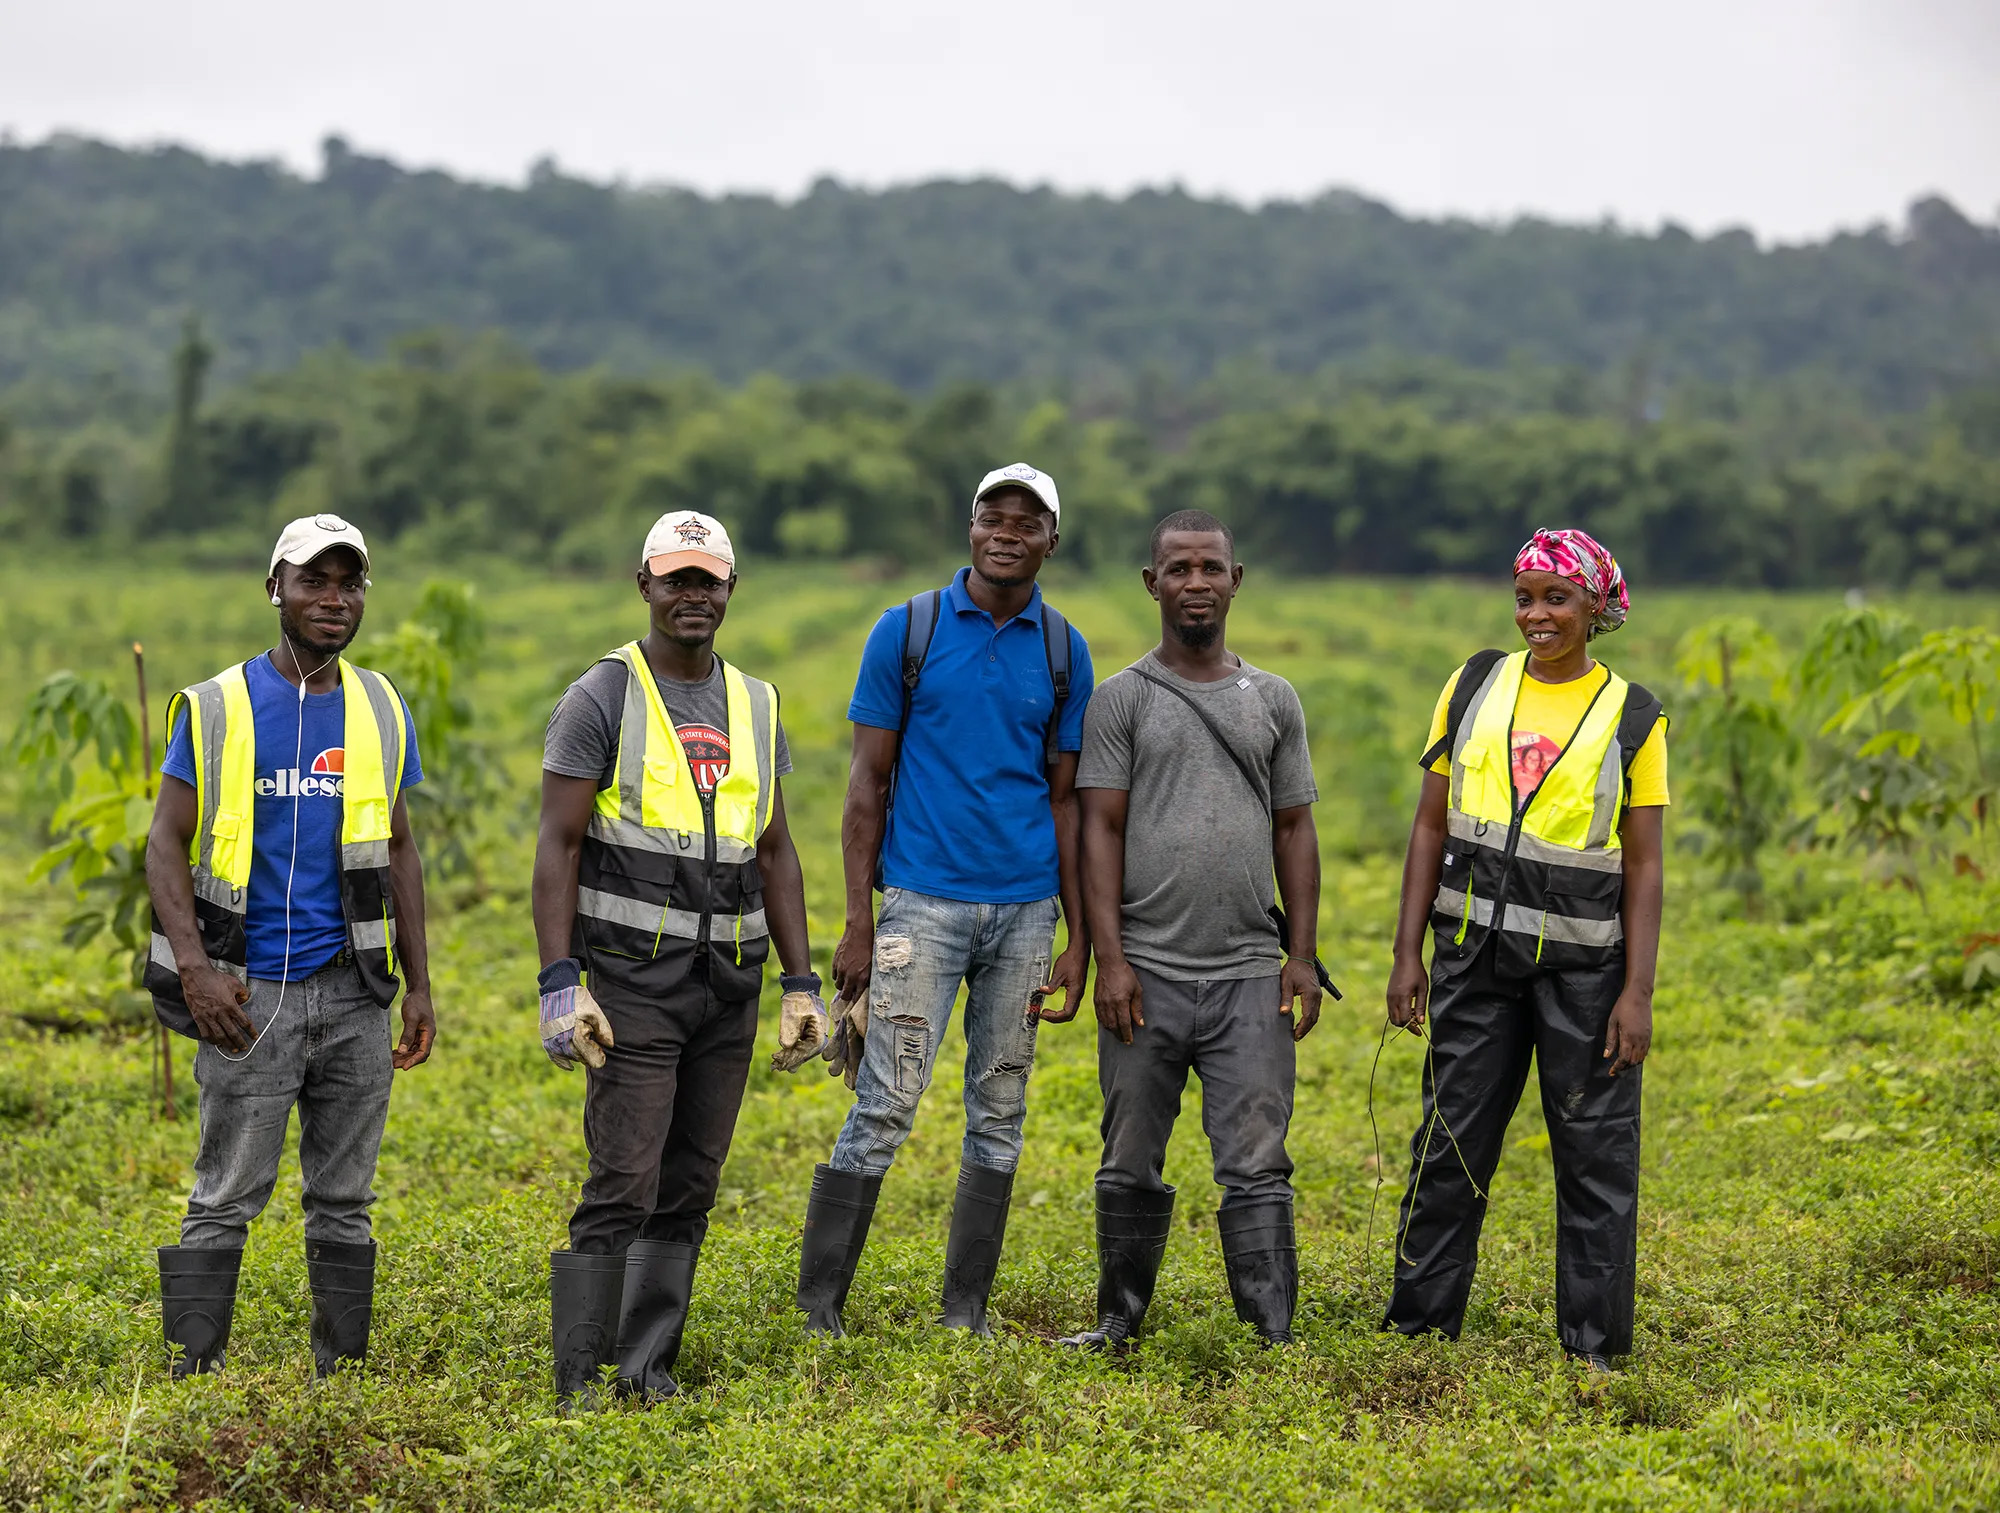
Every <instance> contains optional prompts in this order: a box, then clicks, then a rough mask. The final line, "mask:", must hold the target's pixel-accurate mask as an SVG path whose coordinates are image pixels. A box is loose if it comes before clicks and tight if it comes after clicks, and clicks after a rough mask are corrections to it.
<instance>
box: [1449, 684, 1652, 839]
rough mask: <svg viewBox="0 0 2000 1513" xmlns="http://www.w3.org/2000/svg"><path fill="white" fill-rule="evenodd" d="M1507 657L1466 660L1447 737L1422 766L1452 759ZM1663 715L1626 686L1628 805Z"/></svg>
mask: <svg viewBox="0 0 2000 1513" xmlns="http://www.w3.org/2000/svg"><path fill="white" fill-rule="evenodd" d="M1506 655H1507V653H1505V652H1504V651H1497V650H1495V649H1494V648H1492V647H1488V648H1487V649H1486V650H1484V651H1476V652H1474V653H1473V654H1472V655H1471V656H1469V657H1467V658H1466V659H1465V666H1464V668H1463V669H1462V670H1461V671H1460V672H1459V675H1458V682H1457V683H1456V684H1454V685H1453V687H1452V690H1451V702H1450V703H1449V704H1448V705H1446V706H1445V715H1444V734H1443V735H1441V736H1439V737H1438V739H1437V742H1436V744H1434V745H1433V746H1432V747H1431V749H1430V750H1429V751H1426V752H1425V753H1424V757H1423V763H1422V765H1423V766H1425V767H1429V766H1430V765H1431V763H1433V762H1435V761H1436V760H1437V759H1438V758H1439V757H1441V756H1447V755H1449V754H1450V752H1451V749H1452V748H1453V747H1454V746H1456V745H1457V744H1458V728H1459V726H1461V725H1463V724H1464V723H1465V712H1466V710H1468V709H1470V708H1471V707H1472V696H1473V695H1474V694H1476V693H1477V692H1479V686H1480V685H1481V684H1482V683H1484V682H1485V681H1486V678H1487V675H1488V674H1489V673H1491V672H1492V671H1493V664H1494V663H1496V662H1498V661H1499V660H1500V659H1501V658H1502V657H1504V656H1506ZM1664 712H1665V710H1664V706H1662V705H1661V703H1660V701H1659V700H1658V699H1656V698H1655V697H1653V694H1652V692H1651V690H1649V689H1647V688H1646V687H1644V686H1643V685H1642V684H1638V683H1632V682H1627V683H1626V685H1625V712H1624V713H1623V714H1622V715H1621V716H1619V719H1618V758H1619V761H1620V762H1621V763H1622V764H1623V766H1624V768H1625V799H1626V802H1627V803H1629V802H1631V799H1632V759H1633V758H1634V757H1636V756H1637V755H1638V754H1639V748H1640V747H1641V746H1643V745H1644V744H1645V743H1646V737H1647V736H1649V735H1651V734H1652V733H1653V726H1654V724H1655V722H1657V721H1658V720H1659V719H1660V717H1661V715H1662V714H1663V713H1664Z"/></svg>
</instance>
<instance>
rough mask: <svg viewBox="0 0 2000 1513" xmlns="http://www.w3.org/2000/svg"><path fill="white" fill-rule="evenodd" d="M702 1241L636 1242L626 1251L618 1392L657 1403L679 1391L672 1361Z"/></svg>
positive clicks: (678, 1350) (677, 1349) (682, 1329)
mask: <svg viewBox="0 0 2000 1513" xmlns="http://www.w3.org/2000/svg"><path fill="white" fill-rule="evenodd" d="M700 1254H701V1243H700V1242H699V1241H696V1242H695V1243H694V1244H691V1245H689V1244H676V1243H675V1242H673V1241H670V1240H634V1241H633V1242H632V1248H631V1249H630V1250H628V1251H626V1252H625V1294H624V1300H623V1302H622V1303H621V1305H620V1307H619V1309H618V1350H617V1359H618V1390H619V1391H620V1392H622V1393H626V1394H628V1395H630V1396H632V1397H636V1398H640V1399H642V1400H643V1401H645V1402H648V1403H657V1402H659V1401H660V1400H661V1399H663V1398H669V1397H672V1396H673V1395H674V1394H675V1393H677V1392H679V1391H680V1390H681V1384H680V1383H679V1382H677V1381H675V1380H674V1359H675V1357H677V1356H678V1355H679V1354H680V1353H681V1335H682V1334H683V1333H684V1332H685V1331H686V1329H687V1316H688V1303H689V1302H690V1301H691V1300H692V1299H693V1297H694V1263H695V1258H696V1257H697V1256H699V1255H700Z"/></svg>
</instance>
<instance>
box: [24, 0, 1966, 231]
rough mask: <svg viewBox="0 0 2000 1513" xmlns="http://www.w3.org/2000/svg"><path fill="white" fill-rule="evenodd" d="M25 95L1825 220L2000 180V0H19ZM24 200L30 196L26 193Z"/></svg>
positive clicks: (457, 156)
mask: <svg viewBox="0 0 2000 1513" xmlns="http://www.w3.org/2000/svg"><path fill="white" fill-rule="evenodd" d="M0 128H5V129H8V130H11V131H12V132H13V134H14V135H15V136H16V138H18V139H26V140H34V139H39V138H40V137H42V136H43V135H45V134H46V133H48V132H50V131H53V130H59V129H67V130H75V131H80V132H84V133H87V134H90V135H96V136H103V137H108V138H111V139H113V140H116V141H122V142H149V141H160V140H171V141H178V142H183V143H187V144H189V145H193V146H198V147H200V148H203V149H205V150H208V151H211V152H216V153H221V154H224V155H227V156H232V157H249V156H261V157H270V156H277V157H282V158H284V159H286V160H287V161H289V162H291V163H293V164H294V165H296V166H298V167H300V168H301V169H305V170H311V169H313V168H315V167H316V165H317V162H318V152H317V143H318V141H319V139H320V138H321V137H322V136H323V135H324V134H326V133H327V132H329V131H339V132H341V133H343V134H345V135H346V136H348V137H349V139H350V140H351V141H352V142H353V143H354V145H355V146H356V147H357V148H359V149H362V150H366V151H374V152H381V153H385V154H387V155H389V156H392V157H395V158H398V159H400V160H403V161H405V162H409V163H413V164H422V165H435V166H442V167H448V168H450V169H453V170H455V171H457V172H460V173H466V174H471V175H476V176H478V177H482V178H491V179H502V180H509V181H518V180H519V179H520V178H521V177H522V175H523V173H524V171H525V169H526V167H527V165H528V164H529V163H530V162H531V161H533V160H534V159H535V158H537V157H539V156H541V155H543V154H545V153H546V154H550V155H552V156H554V157H555V158H556V159H557V160H558V161H559V162H560V163H561V164H562V165H563V166H564V168H566V169H567V170H569V171H571V172H577V173H582V174H585V175H588V176H591V177H598V178H608V177H624V178H627V179H631V180H634V181H642V182H661V181H664V182H674V183H682V184H688V185H692V186H695V187H697V188H702V189H708V190H717V189H762V190H774V191H777V192H780V193H784V194H792V193H796V192H797V191H799V190H800V189H801V188H803V187H804V186H805V185H807V184H808V183H810V182H811V181H812V179H814V178H815V177H817V176H818V175H820V174H823V173H826V174H832V175H834V176H836V177H838V178H841V179H843V180H846V181H848V182H857V183H865V184H871V185H879V184H887V183H901V182H909V181H912V180H917V179H922V178H930V177H937V176H952V177H963V176H969V175H974V174H997V175H1000V176H1003V177H1005V178H1008V179H1012V180H1015V181H1016V182H1049V183H1054V184H1058V185H1061V186H1063V187H1066V188H1093V189H1104V190H1111V191H1122V190H1125V189H1128V188H1130V187H1132V186H1135V185H1140V184H1163V183H1168V182H1172V181H1179V182H1181V183H1183V184H1185V185H1187V186H1188V187H1189V188H1191V189H1195V190H1199V191H1203V192H1211V193H1223V194H1227V195H1230V196H1233V197H1236V198H1239V199H1243V200H1260V199H1266V198H1271V197H1299V196H1306V195H1310V194H1313V193H1315V192H1317V191H1319V190H1320V189H1323V188H1326V187H1329V186H1343V187H1348V188H1354V189H1358V190H1361V191H1362V192H1364V193H1367V194H1370V195H1374V196H1377V197H1380V198H1383V199H1386V200H1388V201H1390V202H1391V203H1393V204H1395V205H1396V206H1397V207H1399V208H1401V209H1403V210H1405V211H1410V212H1421V213H1430V214H1435V213H1457V214H1469V215H1474V216H1479V217H1482V218H1488V217H1504V216H1510V215H1513V214H1516V213H1521V212H1528V213H1535V214H1541V215H1546V216H1552V217H1556V218H1560V219H1565V220H1595V219H1597V218H1599V217H1601V216H1605V215H1611V216H1615V217H1616V218H1617V219H1619V220H1621V221H1624V222H1626V223H1628V224H1636V225H1642V226H1652V225H1654V224H1657V223H1658V222H1659V221H1661V220H1663V219H1672V220H1677V221H1679V222H1681V223H1682V224H1684V225H1688V226H1690V227H1692V228H1694V229H1697V230H1711V229H1714V228H1717V227H1720V226H1724V225H1731V224H1736V225H1748V226H1750V227H1752V228H1754V229H1755V230H1757V231H1758V232H1759V233H1760V234H1762V235H1764V236H1767V237H1780V238H1786V239H1795V238H1799V237H1804V236H1812V235H1818V234H1821V233H1823V232H1825V231H1826V230H1828V229H1830V228H1832V227H1835V226H1854V225H1861V224H1865V223H1867V222H1869V221H1872V220H1879V219H1886V220H1891V221H1895V220H1898V219H1900V217H1901V214H1902V211H1903V207H1904V206H1905V205H1906V204H1907V202H1908V201H1909V200H1910V199H1912V198H1913V197H1915V196H1917V195H1919V194H1922V193H1926V192H1933V191H1935V192H1942V193H1944V194H1947V195H1949V196H1950V197H1951V198H1952V199H1953V200H1955V201H1956V202H1957V203H1958V205H1959V206H1960V208H1961V209H1963V210H1965V211H1966V212H1967V213H1968V214H1970V215H1973V216H1974V217H1975V218H1977V219H1979V220H1982V221H1987V222H1992V221H1993V220H1995V219H1996V216H2000V0H1672V3H1664V4H1663V3H1659V0H1653V3H1649V4H1643V5H1634V4H1621V3H1619V0H1511V3H1510V0H1373V3H1367V4H1359V3H1353V0H1208V3H1205V4H1197V3H1194V0H1014V3H1011V4H1007V5H1003V6H979V5H972V4H966V3H963V0H960V3H957V4H946V3H935V4H919V3H915V0H736V3H731V0H707V3H703V4H687V3H681V0H659V3H654V4H634V3H626V0H563V3H559V4H548V3H532V0H478V3H472V0H346V3H343V4H339V5H317V6H310V7H307V6H296V5H284V4H275V5H274V4H272V3H270V0H180V3H174V0H165V3H162V0H0ZM0 208H4V207H0Z"/></svg>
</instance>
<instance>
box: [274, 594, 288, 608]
mask: <svg viewBox="0 0 2000 1513" xmlns="http://www.w3.org/2000/svg"><path fill="white" fill-rule="evenodd" d="M271 606H272V608H274V609H283V608H284V607H285V601H284V600H283V599H280V598H279V597H278V596H277V595H276V594H273V595H271Z"/></svg>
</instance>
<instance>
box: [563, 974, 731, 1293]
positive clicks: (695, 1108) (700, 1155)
mask: <svg viewBox="0 0 2000 1513" xmlns="http://www.w3.org/2000/svg"><path fill="white" fill-rule="evenodd" d="M592 992H593V993H594V994H595V996H596V997H597V1001H598V1003H599V1005H600V1006H601V1007H602V1008H603V1010H604V1015H605V1017H606V1018H607V1019H609V1020H610V1021H611V1034H612V1038H613V1040H614V1042H615V1043H614V1044H613V1046H612V1047H611V1049H610V1050H608V1051H606V1052H605V1054H604V1065H603V1066H601V1067H596V1068H590V1069H587V1077H588V1081H587V1083H586V1086H585V1090H584V1099H583V1139H584V1144H585V1145H587V1146H588V1147H589V1149H590V1175H589V1176H588V1177H586V1178H585V1179H584V1184H583V1195H582V1197H581V1198H580V1199H579V1201H578V1202H577V1205H576V1212H575V1213H574V1214H572V1215H571V1216H570V1221H569V1246H570V1249H571V1250H573V1251H576V1252H578V1253H580V1254H583V1255H616V1254H618V1253H619V1252H621V1251H623V1250H625V1249H626V1248H627V1247H628V1246H630V1245H631V1243H632V1242H633V1241H634V1240H665V1241H669V1242H671V1243H674V1244H683V1245H693V1244H699V1243H700V1242H701V1238H702V1236H703V1235H704V1234H706V1233H707V1231H708V1211H709V1210H710V1209H711V1208H713V1207H714V1206H715V1189H716V1185H717V1183H719V1182H720V1181H721V1179H722V1163H723V1159H724V1158H725V1157H726V1156H728V1154H729V1142H730V1139H731V1137H732V1136H734V1135H735V1133H736V1116H737V1114H738V1112H739V1111H740V1110H741V1109H742V1107H743V1089H744V1086H745V1085H746V1084H747V1083H748V1081H749V1079H750V1056H751V1052H752V1050H753V1048H754V1046H755V1043H756V1039H757V1000H756V999H754V998H718V997H717V996H716V995H715V994H714V992H713V991H711V989H710V987H709V983H708V980H707V975H706V973H704V972H702V971H701V968H700V966H699V965H697V966H696V968H695V970H694V971H692V972H690V973H689V974H688V976H687V978H686V979H685V980H683V981H682V982H681V984H680V985H679V986H678V987H676V988H675V989H674V990H673V991H672V992H671V993H669V994H668V995H667V996H665V997H664V998H658V999H653V1000H650V1001H648V1000H643V999H636V998H630V997H626V996H624V995H622V994H618V993H615V992H609V991H608V990H607V991H606V992H602V993H600V992H597V990H596V988H595V987H594V986H593V988H592Z"/></svg>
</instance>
